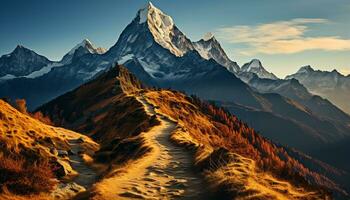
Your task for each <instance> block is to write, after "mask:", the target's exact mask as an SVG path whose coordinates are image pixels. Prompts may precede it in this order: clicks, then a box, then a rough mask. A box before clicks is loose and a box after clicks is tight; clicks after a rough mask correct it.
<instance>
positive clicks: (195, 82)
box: [0, 3, 350, 167]
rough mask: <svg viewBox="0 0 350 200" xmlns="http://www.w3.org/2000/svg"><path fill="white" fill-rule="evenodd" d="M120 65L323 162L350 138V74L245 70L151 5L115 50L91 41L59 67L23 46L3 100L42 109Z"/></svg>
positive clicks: (257, 64)
mask: <svg viewBox="0 0 350 200" xmlns="http://www.w3.org/2000/svg"><path fill="white" fill-rule="evenodd" d="M115 63H118V64H123V65H124V66H125V67H126V68H127V69H128V70H129V71H130V72H131V73H133V74H135V76H136V77H137V78H138V79H139V80H140V81H141V82H143V83H144V84H145V85H147V86H152V87H158V88H171V89H176V90H180V91H183V92H185V93H186V94H188V95H196V96H198V97H200V98H202V99H205V100H209V101H212V102H215V104H217V105H221V106H224V107H225V108H226V109H227V110H228V111H230V112H231V113H233V114H235V115H237V116H238V117H239V118H240V119H242V120H243V121H245V122H247V124H249V125H250V126H252V127H253V128H255V129H256V130H257V131H259V132H260V133H261V134H262V135H264V136H265V137H267V138H269V139H271V140H272V141H274V142H276V143H280V144H282V145H285V146H289V147H292V148H297V149H300V150H302V151H304V152H306V153H308V154H311V155H315V156H317V158H318V159H320V160H322V155H320V154H319V153H318V150H319V149H324V148H325V147H328V146H330V145H331V146H332V145H336V144H338V142H341V141H342V140H346V139H347V138H349V136H350V126H349V124H350V116H349V115H348V114H347V113H346V112H349V110H348V108H349V107H348V104H347V102H346V99H347V98H348V97H349V95H350V93H349V91H350V84H349V81H348V80H349V79H350V78H349V76H347V77H345V76H343V75H341V74H339V73H338V72H336V71H333V72H322V71H315V70H313V69H312V68H311V67H303V68H301V69H300V70H299V71H298V72H297V73H296V74H293V75H290V76H287V77H286V79H279V78H277V77H276V76H275V75H274V74H273V73H271V72H268V71H267V70H266V69H265V68H264V67H263V65H262V62H261V61H259V60H258V59H253V60H252V61H250V62H249V63H246V64H244V65H243V66H242V67H241V68H240V67H239V66H238V64H237V63H236V62H234V61H232V60H230V59H229V57H228V56H227V54H226V53H225V51H224V50H223V48H222V47H221V45H220V43H219V42H218V40H217V39H216V38H215V37H214V36H213V35H208V36H207V37H205V38H204V39H201V40H199V41H196V42H192V41H191V40H190V39H189V38H188V37H187V36H186V35H185V34H184V33H182V32H181V30H180V29H179V28H178V27H177V26H176V25H175V23H174V20H173V19H172V18H171V17H170V16H168V15H166V14H165V13H164V12H162V11H161V10H160V9H158V8H156V7H155V6H154V5H153V4H151V3H149V4H147V5H146V6H145V7H144V8H142V9H140V10H139V11H138V12H137V14H136V16H135V18H134V19H133V20H132V21H131V23H130V24H128V25H127V27H126V28H125V29H124V31H123V32H122V33H121V35H120V37H119V38H118V40H117V42H116V43H115V45H113V46H112V47H111V48H110V49H108V50H105V49H103V48H96V47H94V45H93V44H92V43H91V42H90V41H89V40H87V39H85V40H83V41H82V42H81V43H79V44H78V45H76V46H75V47H73V48H72V50H71V51H69V52H68V53H67V54H66V55H64V56H63V58H62V60H61V61H57V62H56V61H50V60H49V59H47V58H45V57H44V56H41V55H38V54H36V53H35V52H34V51H32V50H29V49H27V48H25V47H23V46H17V47H16V49H15V50H14V51H13V52H11V53H10V54H7V55H4V56H2V57H1V58H0V69H1V74H0V96H4V97H9V98H12V99H15V98H24V99H26V100H27V102H28V106H29V108H30V109H31V110H34V109H35V108H37V107H38V106H40V105H42V104H44V103H46V102H49V101H50V100H52V99H54V98H56V97H58V96H60V95H62V94H64V93H66V92H68V91H71V90H73V89H75V88H77V87H78V86H80V85H82V84H84V83H86V82H88V81H90V80H93V79H94V78H96V77H98V76H99V75H100V74H102V73H104V72H106V71H108V70H109V69H110V68H111V67H112V66H114V64H115ZM318 95H319V96H318ZM344 111H345V112H344ZM335 154H336V153H334V154H333V155H335ZM339 162H345V161H344V160H339ZM347 165H349V163H348V162H347V164H345V165H341V166H342V167H344V166H347Z"/></svg>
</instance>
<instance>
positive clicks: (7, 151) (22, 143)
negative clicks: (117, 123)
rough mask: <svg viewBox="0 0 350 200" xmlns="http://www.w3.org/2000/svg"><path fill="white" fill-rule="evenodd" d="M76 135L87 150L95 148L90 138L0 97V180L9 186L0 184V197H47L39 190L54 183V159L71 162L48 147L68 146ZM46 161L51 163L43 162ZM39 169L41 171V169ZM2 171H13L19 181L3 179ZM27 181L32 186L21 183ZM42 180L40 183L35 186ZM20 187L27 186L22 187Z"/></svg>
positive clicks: (72, 171) (58, 148)
mask: <svg viewBox="0 0 350 200" xmlns="http://www.w3.org/2000/svg"><path fill="white" fill-rule="evenodd" d="M78 138H83V139H84V141H85V143H84V144H83V145H84V148H85V149H86V150H87V152H88V153H89V154H93V152H94V151H95V150H97V148H98V145H97V144H96V143H95V142H93V141H92V140H91V139H90V138H88V137H86V136H84V135H81V134H79V133H76V132H73V131H70V130H66V129H63V128H58V127H53V126H49V125H46V124H44V123H42V122H40V121H38V120H36V119H34V118H32V117H30V116H29V115H26V114H22V113H21V112H19V111H18V110H16V109H15V108H13V107H12V106H10V105H9V104H8V103H6V102H4V101H2V100H0V144H1V145H0V157H1V159H2V160H1V161H2V162H1V163H2V164H1V167H2V169H1V170H3V171H2V177H3V178H4V179H2V180H3V181H5V182H3V183H0V184H2V185H3V186H7V187H8V189H9V190H7V189H6V188H2V189H3V191H2V194H1V196H0V198H4V199H6V198H8V199H11V198H12V199H23V198H24V199H30V198H33V199H40V198H50V197H49V195H48V194H40V193H41V192H43V190H42V188H45V187H44V186H45V185H50V184H55V183H57V181H55V180H54V179H55V177H54V176H52V177H51V178H50V173H49V171H51V170H52V171H54V169H53V168H55V167H54V166H55V163H56V162H60V163H65V166H66V167H67V168H69V166H70V165H69V164H68V160H66V159H64V158H61V157H59V156H58V155H57V154H56V153H54V152H53V151H50V150H52V149H53V148H54V149H57V150H69V145H68V140H70V139H78ZM5 161H6V162H5ZM47 162H49V163H50V164H46V165H43V163H47ZM40 163H41V164H40ZM41 169H42V170H44V171H40V170H41ZM70 170H71V175H74V170H72V169H70ZM5 173H11V174H12V175H11V176H14V175H16V176H17V180H15V181H17V182H18V183H15V184H11V183H9V184H8V183H6V180H7V179H8V178H6V175H5ZM26 174H27V175H29V176H27V175H26ZM42 176H44V177H42ZM21 179H23V181H24V182H22V180H21ZM32 179H33V180H32ZM9 181H14V180H9ZM28 181H32V182H28ZM26 183H29V184H31V185H32V187H27V186H25V185H23V184H26ZM41 183H42V184H43V186H40V185H38V186H36V185H37V184H41ZM17 187H19V188H22V189H18V188H17ZM23 187H27V188H28V189H26V190H24V189H23ZM35 187H37V188H35ZM40 187H42V188H40ZM11 188H12V189H11ZM51 189H53V187H52V188H51ZM16 192H20V193H21V194H26V196H24V197H23V196H16V195H15V194H13V193H16ZM46 192H48V191H46ZM33 195H34V196H33Z"/></svg>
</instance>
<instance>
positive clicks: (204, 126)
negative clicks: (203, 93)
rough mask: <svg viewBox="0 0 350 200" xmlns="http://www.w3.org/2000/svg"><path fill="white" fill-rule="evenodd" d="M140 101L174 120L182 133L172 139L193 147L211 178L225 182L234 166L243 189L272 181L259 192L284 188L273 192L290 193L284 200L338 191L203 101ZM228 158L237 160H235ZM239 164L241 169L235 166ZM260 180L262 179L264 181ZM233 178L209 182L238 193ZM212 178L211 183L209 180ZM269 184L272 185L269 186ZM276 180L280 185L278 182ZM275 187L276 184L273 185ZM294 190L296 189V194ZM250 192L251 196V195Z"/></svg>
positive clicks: (151, 96)
mask: <svg viewBox="0 0 350 200" xmlns="http://www.w3.org/2000/svg"><path fill="white" fill-rule="evenodd" d="M145 96H146V97H147V99H148V100H149V101H150V102H151V103H153V104H154V105H155V106H156V107H157V108H158V109H159V111H160V112H162V113H164V114H165V115H167V116H169V117H170V118H172V119H174V120H176V121H178V123H179V126H180V127H181V129H180V130H178V131H177V132H175V134H174V135H173V136H172V138H173V139H175V140H176V141H177V142H180V143H183V144H186V143H189V144H192V145H194V146H197V147H198V149H197V156H196V159H197V164H199V165H200V166H202V168H203V169H207V170H212V173H211V175H213V174H215V172H219V171H221V174H226V177H229V175H230V174H231V175H232V174H233V173H231V172H232V170H234V168H233V167H238V168H237V169H238V171H241V172H242V174H244V172H245V171H247V170H248V171H249V170H251V171H250V174H249V173H246V175H243V176H242V177H245V179H244V180H242V182H241V184H243V186H242V187H243V188H245V189H247V188H246V185H245V184H246V183H247V181H248V180H256V182H254V184H253V188H254V187H255V189H257V188H258V189H259V187H260V189H261V190H262V186H264V183H271V182H272V183H271V184H268V185H265V186H264V187H265V188H269V187H271V185H274V184H276V185H283V187H280V188H279V187H277V188H275V191H278V193H279V194H283V195H282V196H285V197H288V194H290V196H289V198H291V199H293V198H300V197H298V195H295V196H294V197H293V198H292V196H293V195H292V194H293V191H299V190H300V191H299V192H301V193H302V194H304V195H305V194H307V195H306V196H308V198H310V199H318V198H321V197H323V198H326V197H327V196H328V194H327V192H326V191H327V190H328V189H329V190H335V191H339V192H343V191H342V190H341V189H340V188H339V187H338V186H337V185H336V184H334V183H333V182H332V181H331V180H329V179H327V178H326V177H324V176H322V175H320V174H317V173H314V172H312V171H310V170H309V169H307V168H305V167H304V166H303V165H302V164H300V163H299V162H298V161H297V160H295V159H293V158H292V157H290V156H289V155H288V153H287V152H286V151H285V150H284V149H283V148H282V147H278V146H276V145H274V144H273V143H272V142H271V141H269V140H267V139H265V138H263V137H262V136H261V135H259V134H257V133H256V132H255V131H254V129H252V128H250V127H248V125H246V124H245V123H243V122H241V121H240V120H239V119H238V118H237V117H235V116H233V115H231V114H229V113H228V112H226V111H225V110H223V109H221V108H218V107H216V106H214V105H212V104H210V103H207V102H202V101H200V100H199V99H198V98H196V97H187V96H185V95H184V94H182V93H179V92H174V91H169V90H158V91H148V92H146V93H145ZM186 140H187V141H186ZM220 149H221V150H220ZM217 150H220V151H219V152H221V153H220V154H218V155H220V156H214V157H210V155H211V154H212V153H214V152H217ZM233 154H235V155H239V156H240V157H243V158H245V159H240V162H238V161H237V159H232V155H233ZM220 157H221V158H223V159H220V162H216V161H217V160H216V159H218V158H220ZM233 157H235V158H237V156H233ZM231 159H232V160H231ZM231 161H232V162H237V165H232V166H231V168H224V167H225V166H227V165H228V164H230V163H231ZM215 163H216V164H215ZM239 163H241V165H242V166H244V167H242V166H241V167H239V166H238V165H240V164H239ZM244 163H245V164H244ZM247 163H250V164H247ZM252 163H253V164H252ZM230 170H231V172H230ZM219 174H220V173H218V174H216V175H219ZM253 174H254V175H253ZM268 174H271V175H268ZM263 175H264V177H266V178H265V179H264V178H263ZM214 177H218V176H214ZM222 177H225V176H222ZM259 177H260V178H259ZM274 177H276V178H274ZM237 178H238V176H236V177H234V178H233V179H215V178H214V179H215V180H216V181H218V182H221V183H222V184H224V185H226V186H227V187H228V188H230V190H231V191H232V189H233V190H234V191H236V192H238V191H242V190H240V189H238V188H240V187H238V188H237V185H235V184H234V183H233V182H232V180H237ZM272 178H274V180H273V179H272ZM211 179H213V177H212V176H211ZM260 179H261V180H265V182H264V183H263V182H261V180H260ZM271 179H272V181H268V180H271ZM278 179H281V180H285V181H278ZM274 182H275V183H274ZM278 182H281V184H277V183H278ZM288 182H289V183H292V184H289V183H288ZM286 183H288V184H286ZM293 185H294V188H293ZM298 187H300V188H299V189H298ZM288 188H289V189H288ZM290 188H292V189H293V190H291V189H290ZM325 188H328V189H325ZM244 191H245V193H244V195H246V196H251V195H252V196H254V193H255V192H256V191H255V192H252V191H251V189H250V190H244ZM249 191H250V192H252V193H253V194H250V192H249ZM236 195H237V194H236ZM255 196H256V194H255ZM306 196H304V197H303V198H306ZM266 198H267V199H269V198H268V197H266ZM270 198H271V197H270Z"/></svg>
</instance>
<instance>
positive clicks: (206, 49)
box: [193, 33, 239, 73]
mask: <svg viewBox="0 0 350 200" xmlns="http://www.w3.org/2000/svg"><path fill="white" fill-rule="evenodd" d="M193 46H194V48H195V49H196V50H197V52H198V53H199V54H200V55H201V56H202V57H203V58H204V59H207V60H209V59H214V60H215V61H216V62H217V63H219V64H220V65H222V66H224V67H226V68H227V69H228V70H229V71H231V72H233V73H236V72H238V71H239V66H238V64H237V63H236V62H234V61H232V60H230V58H229V57H228V56H227V55H226V53H225V51H224V50H223V48H222V47H221V45H220V43H219V42H218V41H217V40H216V39H215V36H214V35H213V34H212V33H207V34H205V35H204V37H203V39H201V40H199V41H197V42H194V43H193Z"/></svg>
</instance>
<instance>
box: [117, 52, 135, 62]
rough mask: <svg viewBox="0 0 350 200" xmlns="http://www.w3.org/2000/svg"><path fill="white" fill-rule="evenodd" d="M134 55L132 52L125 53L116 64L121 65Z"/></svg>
mask: <svg viewBox="0 0 350 200" xmlns="http://www.w3.org/2000/svg"><path fill="white" fill-rule="evenodd" d="M133 57H134V54H127V55H125V56H123V57H121V58H120V59H119V60H118V61H117V62H118V64H120V65H122V64H124V63H126V61H128V60H131V59H132V58H133Z"/></svg>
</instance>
